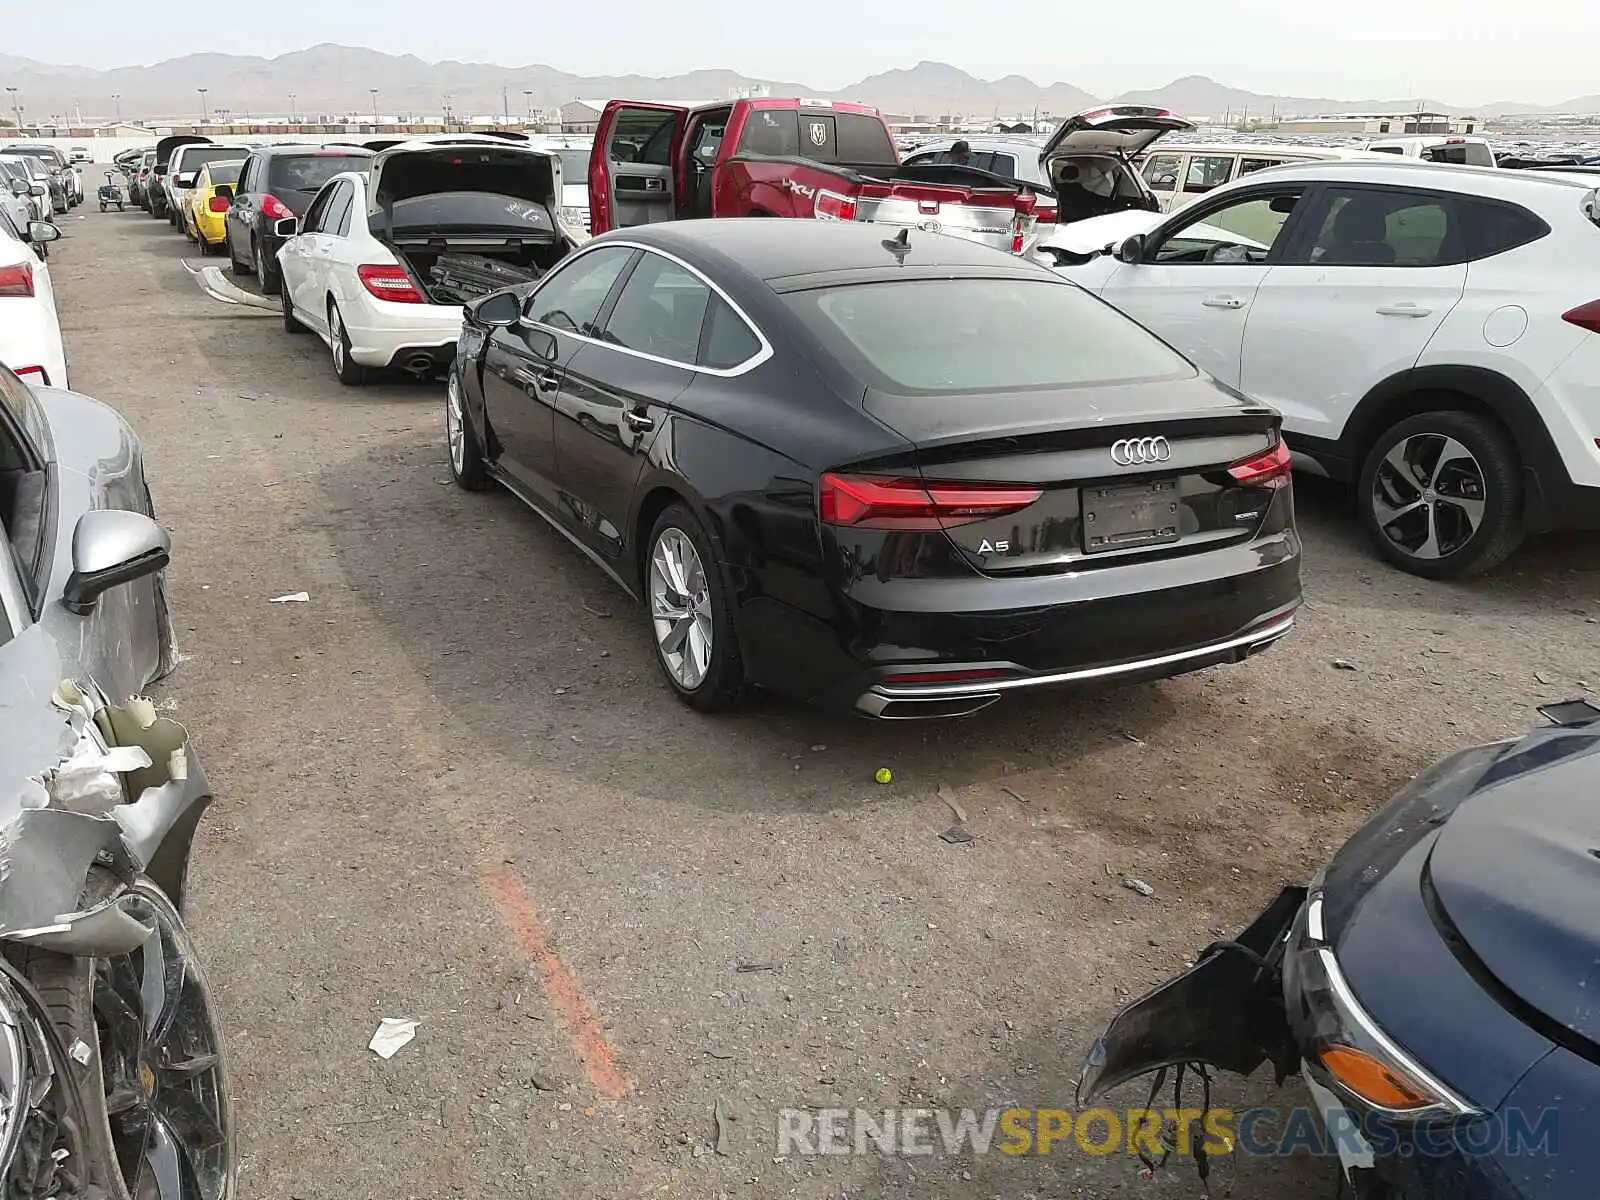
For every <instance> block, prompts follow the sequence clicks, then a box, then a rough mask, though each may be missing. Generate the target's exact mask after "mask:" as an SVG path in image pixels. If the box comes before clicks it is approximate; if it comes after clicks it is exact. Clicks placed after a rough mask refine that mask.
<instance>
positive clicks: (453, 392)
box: [444, 372, 467, 475]
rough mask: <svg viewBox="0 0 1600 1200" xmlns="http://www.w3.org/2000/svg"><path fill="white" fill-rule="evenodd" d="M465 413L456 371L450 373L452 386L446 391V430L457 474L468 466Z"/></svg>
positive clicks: (451, 462) (452, 464) (452, 461)
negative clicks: (462, 409)
mask: <svg viewBox="0 0 1600 1200" xmlns="http://www.w3.org/2000/svg"><path fill="white" fill-rule="evenodd" d="M465 419H466V418H465V415H464V414H463V413H462V411H461V383H460V381H459V380H458V379H457V378H456V376H455V373H454V372H452V373H451V375H450V386H449V388H447V389H446V391H445V399H444V431H445V437H446V438H447V439H448V440H449V442H450V465H451V466H452V467H454V468H455V472H456V474H457V475H460V474H461V473H462V472H463V471H465V470H466V466H467V431H466V428H465V424H464V422H465Z"/></svg>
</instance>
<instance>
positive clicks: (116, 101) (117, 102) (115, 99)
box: [111, 92, 122, 125]
mask: <svg viewBox="0 0 1600 1200" xmlns="http://www.w3.org/2000/svg"><path fill="white" fill-rule="evenodd" d="M111 103H112V104H113V105H114V106H115V107H116V110H117V124H119V125H120V124H122V93H121V92H112V93H111Z"/></svg>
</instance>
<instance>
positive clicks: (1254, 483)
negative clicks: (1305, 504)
mask: <svg viewBox="0 0 1600 1200" xmlns="http://www.w3.org/2000/svg"><path fill="white" fill-rule="evenodd" d="M1293 466H1294V459H1293V457H1292V456H1291V455H1290V453H1289V447H1288V446H1286V445H1284V443H1283V442H1282V441H1281V440H1280V441H1279V442H1278V443H1277V444H1276V445H1274V446H1273V447H1272V449H1271V450H1268V451H1267V452H1266V453H1265V454H1258V455H1256V457H1254V458H1247V459H1245V460H1244V461H1243V462H1237V463H1234V464H1233V466H1231V467H1229V468H1228V474H1229V475H1231V476H1233V481H1234V482H1235V483H1237V484H1238V485H1239V486H1240V487H1266V488H1281V487H1288V486H1289V471H1290V469H1291V468H1292V467H1293Z"/></svg>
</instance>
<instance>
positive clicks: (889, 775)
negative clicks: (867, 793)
mask: <svg viewBox="0 0 1600 1200" xmlns="http://www.w3.org/2000/svg"><path fill="white" fill-rule="evenodd" d="M873 778H874V779H876V780H877V781H878V782H879V783H893V782H894V772H893V771H891V770H889V768H888V767H879V768H878V773H877V774H876V775H874V776H873Z"/></svg>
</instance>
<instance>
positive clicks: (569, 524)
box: [446, 220, 1300, 719]
mask: <svg viewBox="0 0 1600 1200" xmlns="http://www.w3.org/2000/svg"><path fill="white" fill-rule="evenodd" d="M884 233H885V231H884V229H883V228H882V227H881V226H879V227H872V226H867V225H854V224H834V223H821V222H818V223H813V222H807V221H774V220H766V221H762V220H742V221H740V220H721V221H678V222H672V223H670V224H667V223H663V224H660V225H650V226H644V227H637V228H631V229H623V230H618V231H616V232H614V233H610V234H607V235H605V236H603V237H600V238H596V239H595V240H594V241H592V242H590V243H588V244H587V245H586V246H585V247H584V248H583V249H582V250H581V251H579V252H578V253H577V254H574V255H572V256H571V257H569V258H568V259H566V260H564V261H563V262H562V263H561V264H560V265H559V266H558V267H556V268H555V269H554V270H552V271H551V272H550V273H549V274H548V275H546V276H545V277H544V278H543V279H541V280H540V281H538V282H537V283H532V284H528V285H523V286H519V287H516V288H513V289H509V290H507V291H502V292H497V293H495V294H493V295H491V296H488V297H485V298H484V299H482V300H480V301H478V302H476V303H475V304H473V305H470V306H469V307H468V309H467V316H466V319H465V321H464V324H463V328H462V333H461V340H460V343H459V349H458V353H457V357H456V361H455V367H454V369H453V371H452V374H451V377H450V384H449V391H448V398H447V405H446V409H447V411H446V419H447V427H448V436H449V450H450V463H451V469H452V471H453V473H454V475H455V478H456V480H457V481H458V482H459V483H460V484H461V485H462V486H463V487H467V488H478V487H484V486H488V485H490V484H492V483H500V484H503V485H504V486H506V487H507V488H509V489H510V490H511V491H513V492H514V493H516V494H517V495H518V496H519V497H521V498H522V499H523V500H524V501H525V502H527V504H528V505H530V506H531V507H532V508H534V509H535V510H536V511H537V512H538V513H539V514H540V515H541V516H543V517H544V518H545V519H546V520H548V521H549V522H550V523H551V524H552V525H554V526H555V527H556V529H558V530H559V531H560V532H562V533H563V534H565V535H566V536H567V537H568V538H570V539H571V540H572V541H573V542H574V543H576V544H577V545H578V546H579V547H580V548H581V549H582V550H583V551H584V552H585V553H586V554H588V556H589V557H590V558H591V559H593V560H594V561H595V562H596V563H597V564H598V565H599V566H600V567H601V569H603V570H604V571H605V572H606V573H608V574H609V575H611V576H612V577H613V579H615V580H616V581H617V582H618V583H620V584H621V585H622V586H623V587H624V588H625V589H626V590H627V591H628V592H630V593H631V594H633V595H634V596H637V597H639V598H641V599H642V600H643V601H644V603H645V605H646V607H647V610H648V612H647V615H648V619H649V621H650V622H651V626H652V629H653V632H654V635H655V645H656V651H657V653H656V657H657V659H658V662H659V665H660V667H661V669H662V671H663V672H664V674H665V675H666V678H667V680H668V682H669V683H670V684H671V686H672V687H673V688H674V689H675V690H676V692H677V693H678V695H679V696H680V697H682V698H683V699H684V700H685V701H687V702H688V703H689V704H691V705H693V706H694V707H696V708H700V709H714V708H718V707H722V706H724V705H726V704H728V703H729V702H730V701H731V700H732V699H733V698H734V697H735V696H737V694H738V693H739V691H740V689H741V687H742V686H743V685H744V684H745V683H747V682H749V683H756V684H760V685H762V686H765V687H768V688H771V689H774V690H776V691H781V692H784V693H787V694H790V695H793V696H797V697H800V698H802V699H805V700H808V701H811V702H814V703H818V704H822V705H824V706H830V707H837V708H841V709H846V710H850V709H853V710H855V711H857V712H859V713H863V714H866V715H868V716H873V717H881V718H890V719H895V718H915V717H947V716H960V715H965V714H968V713H972V712H975V711H977V710H978V709H981V708H983V707H985V706H987V705H989V704H992V703H993V702H995V701H996V700H998V699H1000V698H1001V697H1002V696H1004V695H1006V694H1007V693H1009V692H1013V691H1018V690H1021V689H1027V688H1035V687H1041V686H1049V685H1057V684H1082V683H1108V682H1112V681H1122V680H1132V679H1150V678H1158V677H1161V676H1167V675H1174V674H1178V673H1180V672H1183V671H1189V670H1193V669H1195V668H1198V667H1204V666H1208V665H1211V664H1214V663H1221V662H1232V661H1236V660H1239V659H1242V658H1244V657H1246V656H1247V655H1250V654H1252V653H1254V652H1255V651H1258V650H1261V649H1263V648H1264V647H1266V646H1268V645H1270V644H1271V643H1272V642H1273V641H1275V640H1276V639H1278V638H1280V637H1282V636H1283V635H1284V634H1285V633H1287V632H1288V631H1289V629H1290V627H1291V625H1292V624H1293V619H1294V617H1293V614H1294V610H1295V608H1296V606H1297V605H1298V604H1299V602H1300V577H1299V559H1300V541H1299V537H1298V535H1297V534H1296V531H1295V525H1294V510H1293V500H1292V494H1291V491H1290V483H1289V462H1290V460H1289V453H1288V450H1287V449H1286V448H1285V446H1284V444H1283V442H1282V441H1281V440H1280V438H1279V434H1278V423H1279V422H1278V416H1277V414H1276V413H1275V412H1273V411H1272V410H1271V409H1269V408H1267V407H1264V406H1262V405H1258V404H1255V403H1252V402H1251V401H1249V400H1247V399H1245V398H1244V397H1242V396H1240V395H1239V394H1238V393H1236V392H1233V391H1230V390H1229V389H1228V388H1226V387H1224V386H1223V385H1221V384H1219V383H1217V382H1216V381H1215V380H1213V379H1211V378H1209V377H1208V376H1206V375H1205V374H1203V373H1202V372H1201V371H1199V370H1198V369H1196V368H1195V366H1194V365H1193V364H1191V363H1190V362H1189V361H1188V360H1186V359H1185V358H1184V357H1183V356H1182V355H1180V354H1179V353H1178V352H1177V351H1175V350H1173V349H1172V348H1171V347H1170V346H1168V345H1166V344H1165V343H1164V342H1162V341H1161V340H1160V339H1159V338H1157V337H1155V336H1154V335H1153V334H1151V333H1149V332H1148V331H1147V330H1145V329H1144V328H1142V327H1141V326H1139V325H1138V324H1136V323H1135V322H1133V321H1131V320H1129V319H1128V318H1127V317H1124V316H1123V315H1121V314H1120V313H1118V312H1117V311H1116V310H1115V309H1113V308H1111V307H1110V306H1108V305H1106V304H1104V303H1102V302H1101V301H1100V300H1098V299H1096V298H1095V297H1093V296H1091V295H1089V294H1088V293H1087V292H1084V291H1083V290H1081V289H1080V288H1078V287H1076V286H1075V285H1073V284H1070V283H1067V282H1065V281H1064V280H1062V279H1060V278H1059V277H1058V276H1055V275H1052V274H1050V273H1048V272H1046V271H1044V270H1042V269H1040V268H1039V267H1037V266H1034V265H1032V264H1031V263H1027V262H1024V261H1022V260H1020V259H1018V258H1015V257H1012V256H1009V255H1006V254H1002V253H999V252H997V251H992V250H988V249H985V248H984V247H981V246H976V245H973V244H970V243H967V242H963V241H960V240H957V239H955V238H949V237H943V236H939V235H936V234H926V233H919V232H915V231H913V232H911V233H909V234H902V235H899V236H897V237H892V238H885V236H884Z"/></svg>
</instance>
